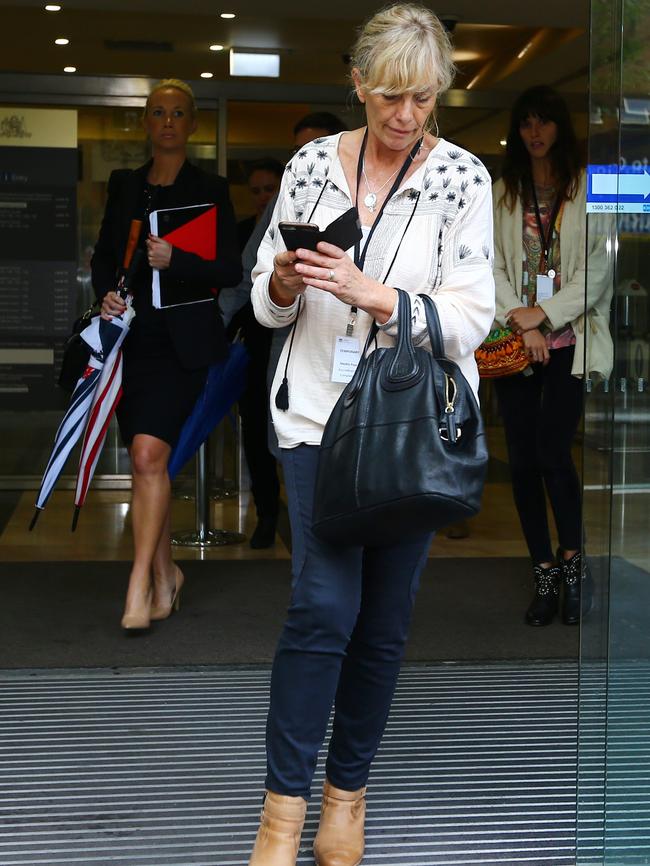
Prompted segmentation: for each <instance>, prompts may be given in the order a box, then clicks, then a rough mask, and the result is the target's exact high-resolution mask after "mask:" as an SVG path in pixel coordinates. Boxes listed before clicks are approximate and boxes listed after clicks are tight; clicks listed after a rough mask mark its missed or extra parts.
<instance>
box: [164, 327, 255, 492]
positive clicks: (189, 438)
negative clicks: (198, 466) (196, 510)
mask: <svg viewBox="0 0 650 866" xmlns="http://www.w3.org/2000/svg"><path fill="white" fill-rule="evenodd" d="M247 367H248V352H247V351H246V349H245V348H244V346H243V345H242V344H241V343H233V344H232V345H231V346H230V348H229V352H228V357H227V358H226V359H225V361H218V362H217V363H216V364H212V365H211V366H210V369H209V370H208V378H207V379H206V383H205V386H204V388H203V391H202V393H201V395H200V396H199V399H198V400H197V401H196V403H195V404H194V408H193V409H192V414H191V415H190V416H189V418H188V419H187V421H186V422H185V424H184V425H183V429H182V430H181V433H180V436H179V437H178V442H177V443H176V446H175V447H174V450H173V451H172V453H171V455H170V457H169V462H168V464H167V471H168V472H169V477H170V478H171V479H174V478H175V477H176V476H177V475H178V473H179V472H180V470H181V469H182V468H183V466H184V465H185V464H186V463H187V461H188V460H189V459H190V457H192V456H193V455H194V454H195V453H196V452H197V451H198V449H199V448H200V446H201V445H202V444H203V443H204V442H205V440H206V439H207V438H208V436H209V435H210V433H212V431H213V430H214V428H215V427H216V426H217V424H218V423H219V422H220V421H221V420H222V419H223V418H224V416H225V415H226V413H227V412H228V410H229V409H230V408H231V406H232V405H233V404H234V403H236V402H237V400H239V398H240V397H241V395H242V392H243V390H244V387H245V385H246V368H247Z"/></svg>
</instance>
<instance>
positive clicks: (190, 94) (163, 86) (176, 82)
mask: <svg viewBox="0 0 650 866" xmlns="http://www.w3.org/2000/svg"><path fill="white" fill-rule="evenodd" d="M170 88H172V89H173V90H180V91H181V93H184V94H185V96H187V98H188V99H189V101H190V109H191V112H192V114H193V115H195V114H196V113H197V111H198V108H197V107H196V100H195V99H194V91H193V90H192V88H191V87H190V85H189V84H188V83H187V82H186V81H181V80H180V78H163V80H162V81H159V82H158V83H157V84H154V86H153V87H152V88H151V91H150V93H149V96H147V101H146V103H145V106H144V111H143V114H146V113H147V110H148V108H149V105H150V103H151V97H152V96H153V95H154V94H155V93H158V91H159V90H169V89H170Z"/></svg>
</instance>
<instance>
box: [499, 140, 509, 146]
mask: <svg viewBox="0 0 650 866" xmlns="http://www.w3.org/2000/svg"><path fill="white" fill-rule="evenodd" d="M507 143H508V142H507V141H506V139H505V138H502V139H501V141H500V142H499V144H500V145H501V147H505V146H506V144H507Z"/></svg>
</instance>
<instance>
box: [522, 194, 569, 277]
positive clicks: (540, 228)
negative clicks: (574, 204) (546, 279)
mask: <svg viewBox="0 0 650 866" xmlns="http://www.w3.org/2000/svg"><path fill="white" fill-rule="evenodd" d="M530 186H531V190H532V193H533V204H534V205H535V219H536V220H537V233H538V234H539V240H540V243H541V245H542V256H543V259H542V261H543V262H544V267H545V269H546V271H547V272H548V270H549V266H550V264H551V262H550V252H551V239H552V238H553V231H554V229H555V221H556V220H557V217H558V214H559V212H560V207H561V206H562V201H561V199H560V196H557V197H556V199H555V202H554V203H553V209H552V211H551V218H550V220H549V222H548V232H547V233H546V234H545V233H544V224H543V223H542V215H541V213H540V210H539V202H538V201H537V190H536V189H535V183H534V181H532V180H531V184H530ZM542 261H540V263H539V264H540V271H541V270H542Z"/></svg>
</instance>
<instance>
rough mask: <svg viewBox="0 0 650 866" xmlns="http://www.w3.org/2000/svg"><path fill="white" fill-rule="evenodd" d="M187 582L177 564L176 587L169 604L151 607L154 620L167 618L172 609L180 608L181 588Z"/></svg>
mask: <svg viewBox="0 0 650 866" xmlns="http://www.w3.org/2000/svg"><path fill="white" fill-rule="evenodd" d="M184 583H185V576H184V574H183V572H182V571H181V570H180V568H178V566H176V578H175V582H174V588H173V589H172V591H171V593H170V596H169V604H164V605H163V604H159V605H153V606H152V608H151V619H152V621H158V620H161V619H167V617H169V616H171V613H172V611H174V610H176V611H178V610H180V607H181V588H182V586H183V584H184Z"/></svg>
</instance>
